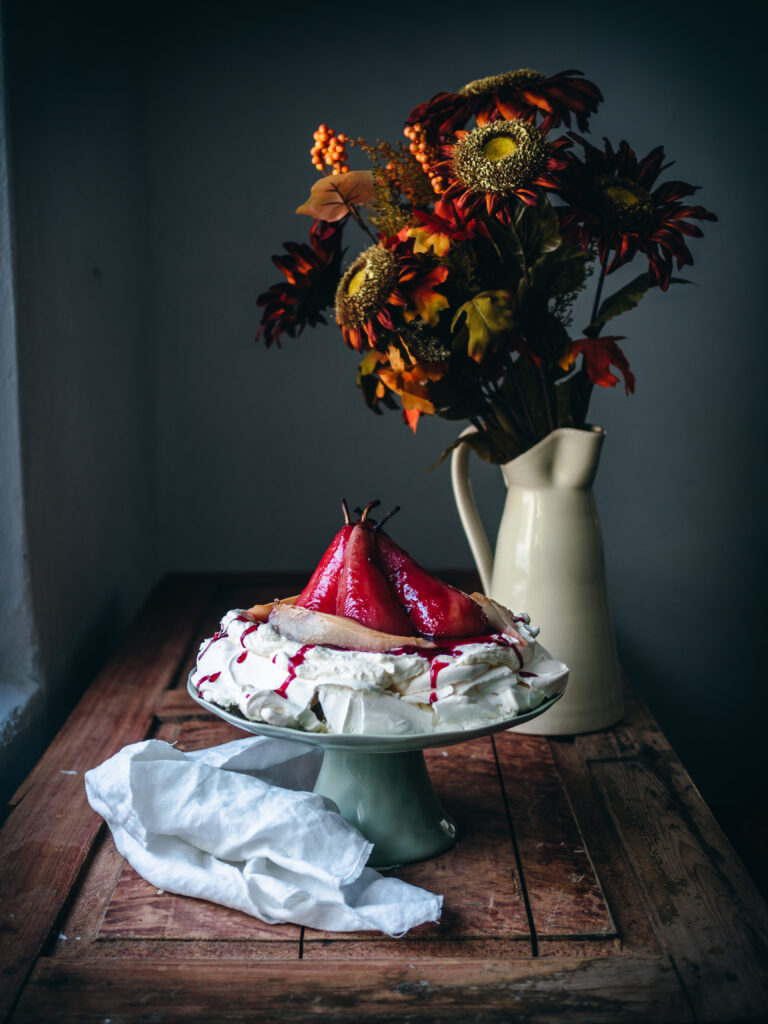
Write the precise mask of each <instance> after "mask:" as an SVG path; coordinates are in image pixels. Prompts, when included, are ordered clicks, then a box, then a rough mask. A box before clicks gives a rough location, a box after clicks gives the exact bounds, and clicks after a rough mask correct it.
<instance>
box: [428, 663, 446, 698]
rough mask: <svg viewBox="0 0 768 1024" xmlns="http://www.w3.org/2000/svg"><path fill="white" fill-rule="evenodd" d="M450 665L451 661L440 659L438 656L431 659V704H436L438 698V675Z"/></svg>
mask: <svg viewBox="0 0 768 1024" xmlns="http://www.w3.org/2000/svg"><path fill="white" fill-rule="evenodd" d="M448 665H449V662H447V661H438V660H437V659H436V658H433V659H432V661H431V664H430V666H429V685H430V687H431V689H432V692H431V693H430V695H429V703H430V704H434V703H435V701H436V700H437V677H438V676H439V675H440V673H441V672H442V671H443V669H444V668H448Z"/></svg>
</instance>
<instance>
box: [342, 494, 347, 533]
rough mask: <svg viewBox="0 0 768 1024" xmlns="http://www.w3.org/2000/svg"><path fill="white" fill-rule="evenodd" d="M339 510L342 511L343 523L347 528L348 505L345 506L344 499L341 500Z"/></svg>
mask: <svg viewBox="0 0 768 1024" xmlns="http://www.w3.org/2000/svg"><path fill="white" fill-rule="evenodd" d="M341 508H342V511H343V512H344V522H345V523H346V524H347V526H349V505H347V499H346V498H342V499H341Z"/></svg>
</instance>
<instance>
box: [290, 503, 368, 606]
mask: <svg viewBox="0 0 768 1024" xmlns="http://www.w3.org/2000/svg"><path fill="white" fill-rule="evenodd" d="M354 529H355V527H354V526H352V524H351V523H350V522H349V519H347V524H346V526H342V528H341V529H340V530H339V532H338V533H337V534H336V536H335V537H334V538H333V540H332V541H331V543H330V546H329V547H328V550H327V551H326V552H325V554H324V555H323V557H322V558H321V559H320V561H319V563H318V566H317V568H316V569H315V571H314V572H313V573H312V575H311V576H310V577H309V583H307V585H306V587H304V589H303V590H302V592H301V593H300V594H299V596H298V597H297V598H296V601H295V602H294V603H295V604H297V605H299V607H301V608H309V609H311V610H312V611H314V612H326V613H328V614H330V615H335V614H336V598H337V596H338V591H339V578H340V576H341V570H342V566H343V565H344V555H345V553H346V550H347V544H348V543H349V538H350V537H351V536H352V531H353V530H354Z"/></svg>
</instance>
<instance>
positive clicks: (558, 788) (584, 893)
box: [494, 732, 617, 938]
mask: <svg viewBox="0 0 768 1024" xmlns="http://www.w3.org/2000/svg"><path fill="white" fill-rule="evenodd" d="M494 742H495V745H496V750H497V751H498V759H499V770H500V772H501V776H502V779H503V781H504V789H505V792H506V798H507V802H508V804H509V809H510V815H511V817H512V825H513V829H514V834H515V839H516V842H517V848H518V851H519V856H520V863H521V869H522V873H523V879H524V881H525V885H526V889H527V896H528V901H529V904H530V908H531V915H532V918H533V926H534V929H535V934H536V936H537V937H544V936H548V937H553V936H571V937H574V938H577V937H581V936H583V937H587V936H591V937H596V936H599V937H601V938H609V937H614V936H615V935H616V934H617V933H616V926H615V924H614V922H613V920H612V919H611V915H610V912H609V910H608V907H607V904H606V902H605V898H604V896H603V893H602V890H601V888H600V884H599V882H598V880H597V878H596V876H595V872H594V870H593V867H592V863H591V861H590V858H589V852H588V850H587V844H586V841H585V839H584V837H583V836H582V834H581V831H580V830H579V826H578V823H577V822H576V820H575V819H574V816H573V813H572V811H571V806H570V804H569V801H568V797H567V795H566V793H565V790H564V789H563V784H562V780H561V779H560V776H559V774H558V772H557V768H556V766H555V763H554V761H553V759H552V754H551V751H550V748H549V746H548V745H547V741H546V739H545V738H544V737H542V736H526V735H523V734H517V733H515V732H504V733H499V734H498V735H497V736H496V737H495V739H494Z"/></svg>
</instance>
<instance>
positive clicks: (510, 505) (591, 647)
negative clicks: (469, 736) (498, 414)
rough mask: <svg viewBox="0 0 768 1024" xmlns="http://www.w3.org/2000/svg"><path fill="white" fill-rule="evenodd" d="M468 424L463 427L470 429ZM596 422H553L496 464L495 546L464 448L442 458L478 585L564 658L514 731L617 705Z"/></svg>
mask: <svg viewBox="0 0 768 1024" xmlns="http://www.w3.org/2000/svg"><path fill="white" fill-rule="evenodd" d="M472 429H473V428H468V430H467V431H465V433H468V432H471V430H472ZM604 438H605V431H604V430H603V429H602V428H601V427H590V428H588V429H586V430H575V429H571V428H568V427H560V428H558V429H557V430H554V431H552V433H551V434H548V435H547V437H545V438H543V440H541V441H539V442H538V444H536V445H534V447H533V448H530V449H529V450H528V451H527V452H523V454H522V455H519V456H518V457H517V458H516V459H513V460H512V461H511V462H508V463H507V464H506V465H504V466H501V472H502V474H503V476H504V482H505V483H506V485H507V499H506V503H505V507H504V512H503V515H502V519H501V525H500V527H499V535H498V539H497V541H496V555H495V557H494V556H493V554H492V553H491V548H490V545H489V543H488V538H487V536H486V534H485V530H484V529H483V526H482V523H481V522H480V518H479V516H478V514H477V507H476V505H475V499H474V495H473V493H472V488H471V484H470V481H469V472H468V460H469V453H470V451H471V449H470V448H469V446H468V445H467V444H461V445H459V447H458V448H456V449H455V450H454V453H453V460H452V478H453V491H454V496H455V498H456V504H457V506H458V509H459V515H460V516H461V521H462V524H463V526H464V530H465V532H466V534H467V538H468V540H469V545H470V547H471V549H472V554H473V555H474V558H475V562H476V563H477V568H478V571H479V573H480V578H481V580H482V583H483V589H484V590H485V592H486V594H488V595H489V596H490V597H493V598H494V599H495V600H497V601H500V602H501V603H502V604H504V605H506V606H507V607H509V608H512V609H513V610H514V611H516V612H519V611H526V612H528V614H529V615H530V616H531V622H532V623H533V624H534V625H538V626H540V627H541V637H540V639H541V642H542V644H543V646H544V647H545V648H546V649H547V650H548V651H549V652H550V653H551V654H552V656H553V657H555V658H558V659H559V660H560V661H564V662H565V663H566V664H567V665H568V667H569V668H570V677H569V682H568V688H567V690H566V692H565V695H564V697H563V698H562V700H561V701H560V702H559V703H558V704H556V705H555V706H554V707H553V708H552V710H551V711H548V712H547V713H546V714H544V715H542V716H541V717H540V718H537V719H535V720H534V721H532V722H530V723H529V724H527V725H522V726H519V727H518V731H520V732H528V733H536V734H538V735H545V736H561V735H568V734H572V733H582V732H591V731H593V730H595V729H605V728H607V727H608V726H610V725H613V724H614V723H615V722H617V721H618V720H619V719H620V718H621V716H622V713H623V700H622V693H621V681H620V677H619V667H618V661H617V658H616V645H615V642H614V636H613V627H612V625H611V616H610V610H609V607H608V595H607V591H606V585H605V560H604V556H603V542H602V537H601V533H600V521H599V519H598V516H597V506H596V504H595V498H594V494H593V493H592V481H593V480H594V478H595V473H596V472H597V464H598V459H599V457H600V449H601V448H602V444H603V440H604Z"/></svg>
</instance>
